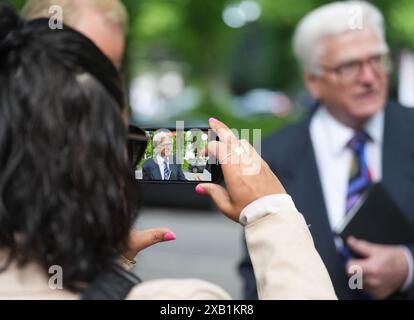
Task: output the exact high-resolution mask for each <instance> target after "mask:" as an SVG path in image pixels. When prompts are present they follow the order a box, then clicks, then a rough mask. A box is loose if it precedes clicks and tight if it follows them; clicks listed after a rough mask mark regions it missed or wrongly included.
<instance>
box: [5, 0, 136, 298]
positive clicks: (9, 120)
mask: <svg viewBox="0 0 414 320" xmlns="http://www.w3.org/2000/svg"><path fill="white" fill-rule="evenodd" d="M124 108H125V104H124V92H123V90H122V85H121V81H120V77H119V74H118V72H117V71H116V69H115V67H114V66H113V65H112V63H111V62H110V61H109V60H108V59H107V58H106V57H105V56H104V55H103V53H102V52H101V51H100V50H99V49H98V48H97V47H96V46H95V45H94V44H93V43H92V42H91V41H90V40H89V39H87V38H86V37H84V36H83V35H81V34H80V33H78V32H76V31H74V30H73V29H71V28H69V27H66V26H65V27H64V28H63V30H58V29H57V30H52V29H50V28H49V25H48V20H46V19H38V20H33V21H30V22H23V21H19V18H18V17H17V15H16V13H15V12H14V11H13V10H12V9H11V8H10V7H8V6H6V5H4V4H0V250H3V251H5V252H7V253H8V259H7V264H6V266H3V270H5V269H7V268H8V266H9V265H10V263H11V262H15V263H17V264H18V265H19V266H24V265H26V264H27V263H29V262H35V263H38V264H40V265H41V266H42V268H43V270H44V271H45V272H47V271H48V269H49V267H50V266H52V265H60V266H61V267H62V269H63V278H64V279H63V281H64V286H65V287H66V288H67V289H69V290H72V291H81V290H82V288H84V284H88V283H90V282H91V281H92V280H93V278H94V276H96V275H97V273H98V272H100V271H101V270H103V269H105V268H107V267H109V266H110V264H111V263H113V262H114V261H115V259H116V257H117V254H118V252H119V250H123V249H125V248H126V247H127V239H128V235H129V231H130V228H131V227H132V225H133V223H134V221H135V218H136V214H137V211H138V203H137V201H136V200H137V199H138V198H139V197H138V195H137V194H136V193H135V192H136V190H135V189H134V187H133V184H132V178H131V177H130V175H129V170H128V166H127V159H126V158H125V157H126V139H127V138H126V137H127V128H126V123H125V122H124V121H123V118H122V112H123V111H124Z"/></svg>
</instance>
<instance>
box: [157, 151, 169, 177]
mask: <svg viewBox="0 0 414 320" xmlns="http://www.w3.org/2000/svg"><path fill="white" fill-rule="evenodd" d="M165 161H167V166H168V170H170V166H169V163H168V158H167V160H165V159H164V158H163V157H161V156H160V155H159V154H158V155H157V164H158V168H159V169H160V173H161V179H162V180H165V179H164V169H165V165H166V164H165ZM170 174H171V171H170ZM168 178H169V177H168Z"/></svg>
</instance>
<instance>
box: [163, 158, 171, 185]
mask: <svg viewBox="0 0 414 320" xmlns="http://www.w3.org/2000/svg"><path fill="white" fill-rule="evenodd" d="M170 174H171V171H170V169H169V168H168V162H167V161H165V160H164V180H170Z"/></svg>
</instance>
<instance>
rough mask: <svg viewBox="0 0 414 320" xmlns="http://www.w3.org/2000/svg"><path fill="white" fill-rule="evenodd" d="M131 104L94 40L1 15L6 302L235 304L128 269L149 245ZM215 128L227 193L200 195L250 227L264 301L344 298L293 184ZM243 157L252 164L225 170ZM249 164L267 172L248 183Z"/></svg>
mask: <svg viewBox="0 0 414 320" xmlns="http://www.w3.org/2000/svg"><path fill="white" fill-rule="evenodd" d="M123 97H124V92H123V90H122V87H121V81H120V79H119V75H118V73H117V71H116V69H115V67H114V66H113V65H112V64H111V62H110V61H109V60H108V59H107V58H106V57H105V56H104V55H103V53H102V52H101V51H100V50H99V49H98V48H97V47H96V46H95V45H94V44H93V43H92V42H91V41H90V40H88V39H87V38H86V37H84V36H82V35H81V34H80V33H78V32H76V31H74V30H72V29H71V28H69V27H65V28H64V29H63V30H51V29H50V28H49V26H48V20H45V19H39V20H34V21H31V22H22V21H19V19H18V18H17V16H16V14H15V13H14V12H13V11H12V10H11V9H10V8H9V7H7V6H4V5H0V267H1V272H0V298H6V299H10V298H11V299H13V298H15V299H27V298H29V299H44V298H52V299H57V298H65V299H70V298H74V299H76V298H80V297H83V298H113V299H116V298H125V297H126V296H128V298H131V299H144V298H151V299H154V298H167V299H168V298H171V299H177V298H193V299H198V298H203V299H212V298H229V296H228V295H227V294H226V293H225V292H224V291H223V290H222V289H220V288H218V287H217V286H215V285H213V284H209V283H206V282H203V281H196V280H157V281H151V282H145V283H141V284H140V283H139V282H140V281H139V280H138V279H137V278H135V277H134V276H133V275H132V274H130V273H128V272H126V271H125V269H122V268H120V267H119V266H120V265H123V266H125V265H128V264H129V260H131V259H132V258H133V256H134V255H135V254H136V251H138V249H140V248H143V247H145V246H146V245H145V244H144V245H143V241H142V239H144V238H140V236H139V235H137V234H133V236H132V238H131V233H130V230H131V228H132V226H133V223H134V221H135V219H136V214H137V210H138V204H139V203H137V202H138V201H137V199H139V193H138V192H137V190H135V187H134V185H133V184H132V181H131V180H130V179H131V177H130V175H129V170H128V165H127V159H126V141H127V126H126V121H125V120H124V119H123V116H122V114H123V112H124V108H125V102H124V99H123ZM210 125H211V127H212V128H213V129H214V130H216V131H217V133H218V134H219V136H220V138H221V142H213V143H212V144H210V146H209V150H210V151H211V152H212V153H213V154H214V155H216V156H217V158H218V159H219V160H222V167H223V173H224V176H225V180H226V184H227V189H224V188H223V187H221V186H218V185H213V184H202V185H199V186H197V188H196V191H197V192H198V193H200V194H206V195H209V196H211V197H212V198H213V200H214V201H215V202H216V204H217V206H218V207H219V208H220V209H221V211H223V212H224V214H225V215H227V216H228V217H229V218H231V219H233V220H235V221H239V222H240V223H241V224H243V225H244V226H246V228H245V230H246V237H247V242H248V245H249V249H250V253H251V257H252V261H253V265H254V267H255V272H256V275H257V278H258V281H259V283H258V287H259V288H260V289H259V290H261V292H260V296H261V297H262V298H279V297H282V298H283V297H285V298H291V297H292V298H301V297H304V298H334V297H335V294H334V292H333V289H332V285H331V283H330V279H329V276H328V274H327V272H326V269H325V267H324V266H323V264H322V262H321V260H320V258H319V256H318V254H317V253H316V251H315V248H314V246H313V242H312V239H311V237H310V234H309V231H308V230H307V228H306V224H305V222H304V220H303V218H302V217H301V215H300V214H299V213H298V212H297V211H296V209H295V207H294V205H293V203H292V201H291V199H290V198H289V196H288V195H286V194H284V193H285V192H284V189H283V186H282V185H281V184H280V183H279V181H278V180H277V178H276V177H275V176H274V175H273V174H272V172H271V171H270V169H269V168H268V166H267V165H266V164H265V163H264V162H263V161H262V159H261V158H260V156H259V155H258V154H257V153H256V152H255V151H254V149H253V148H252V147H251V146H250V145H249V144H248V143H246V142H244V141H238V140H237V139H236V138H235V137H234V136H233V135H232V133H231V131H230V130H229V129H228V128H227V127H226V126H225V125H224V124H223V123H221V122H219V121H217V120H215V119H210ZM223 146H229V147H230V148H232V149H233V150H234V151H233V152H231V153H230V154H225V153H224V149H225V148H223ZM240 150H242V151H243V152H240ZM236 151H237V152H236ZM234 157H236V158H240V157H243V158H244V160H248V161H247V162H246V161H243V162H242V163H235V164H234V163H233V162H231V163H226V161H225V160H227V159H232V160H234V159H233V158H234ZM239 160H240V159H239ZM245 163H247V164H248V163H250V164H252V163H253V164H254V165H256V166H258V168H259V170H258V171H257V172H256V173H254V174H245V172H244V170H245V169H246V167H245ZM167 231H168V229H166V230H163V232H167ZM144 240H145V239H144ZM144 242H145V241H144ZM286 244H289V246H286ZM147 245H148V244H147ZM121 252H123V253H124V256H125V258H122V259H120V257H122V256H121ZM274 253H276V254H274ZM52 266H59V267H60V268H61V270H62V272H63V273H62V275H63V279H62V280H63V288H62V290H52V288H50V287H49V282H48V271H49V269H50V267H52ZM298 280H299V281H298ZM286 281H291V283H289V284H287V285H285V284H284V283H285V282H286Z"/></svg>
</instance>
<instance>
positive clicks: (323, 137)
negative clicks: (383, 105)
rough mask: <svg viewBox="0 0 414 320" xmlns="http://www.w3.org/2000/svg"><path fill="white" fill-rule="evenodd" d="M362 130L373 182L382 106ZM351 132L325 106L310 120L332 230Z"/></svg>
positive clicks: (340, 216) (341, 201) (341, 210)
mask: <svg viewBox="0 0 414 320" xmlns="http://www.w3.org/2000/svg"><path fill="white" fill-rule="evenodd" d="M365 132H366V133H367V134H368V135H369V136H370V137H371V139H372V140H371V141H368V142H367V143H366V145H365V155H366V161H367V165H368V168H369V169H370V171H371V174H372V180H373V182H379V181H381V179H382V149H383V148H382V146H383V135H384V110H381V111H379V112H377V113H376V114H375V115H374V116H373V117H372V118H371V119H370V120H369V121H368V122H367V124H366V125H365ZM354 134H355V131H354V130H353V129H351V128H349V127H347V126H345V125H344V124H342V123H341V122H339V121H338V120H336V119H335V118H334V117H333V116H332V115H331V114H330V113H329V112H328V111H327V110H326V108H324V107H321V108H319V110H317V111H316V114H315V115H314V116H313V118H312V120H311V124H310V137H311V141H312V145H313V150H314V152H315V157H316V164H317V167H318V171H319V177H320V181H321V185H322V191H323V195H324V200H325V205H326V209H327V212H328V219H329V222H330V225H331V228H332V230H333V231H336V230H337V229H338V228H339V226H340V225H341V224H342V223H343V220H344V218H345V215H346V195H347V191H348V183H349V177H350V172H351V163H352V157H353V152H352V150H351V149H350V148H348V146H347V145H348V143H349V141H350V140H351V139H352V137H353V136H354ZM337 245H338V244H337ZM404 248H405V247H404ZM405 253H406V256H407V260H408V264H409V269H410V271H409V275H408V278H407V281H406V283H405V284H404V288H406V287H408V286H409V285H410V284H411V282H412V280H413V265H414V261H413V257H412V254H411V252H410V251H409V250H408V249H407V248H405Z"/></svg>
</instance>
